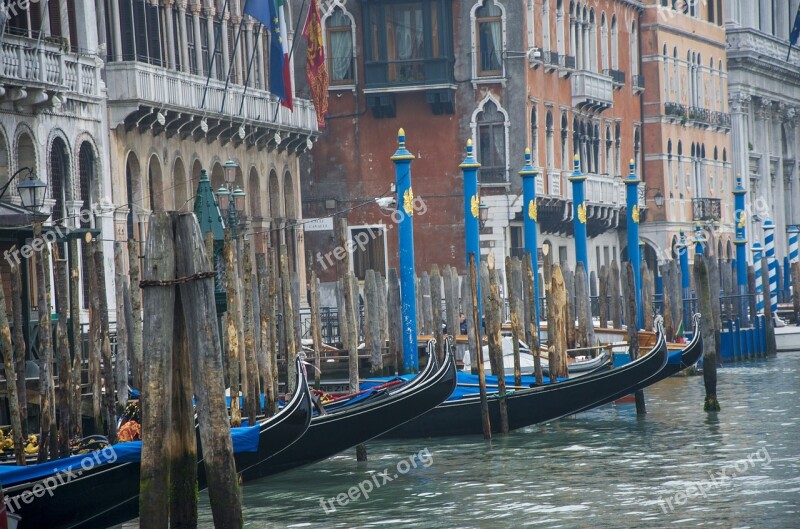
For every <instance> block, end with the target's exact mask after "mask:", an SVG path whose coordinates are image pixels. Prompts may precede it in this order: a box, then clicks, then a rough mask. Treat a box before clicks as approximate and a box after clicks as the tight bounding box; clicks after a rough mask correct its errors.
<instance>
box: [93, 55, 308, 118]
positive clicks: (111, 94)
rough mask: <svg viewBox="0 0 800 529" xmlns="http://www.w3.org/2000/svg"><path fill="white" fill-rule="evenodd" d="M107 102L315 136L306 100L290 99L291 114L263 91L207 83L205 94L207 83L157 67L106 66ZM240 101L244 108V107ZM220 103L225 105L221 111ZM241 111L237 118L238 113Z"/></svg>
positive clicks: (212, 82) (198, 78)
mask: <svg viewBox="0 0 800 529" xmlns="http://www.w3.org/2000/svg"><path fill="white" fill-rule="evenodd" d="M106 76H107V78H108V98H109V103H110V104H111V105H112V106H113V105H120V104H126V105H130V106H131V107H132V108H134V109H135V108H136V107H138V106H139V104H140V103H145V104H148V105H152V106H153V107H154V108H167V109H171V110H177V111H179V112H183V113H186V112H187V111H188V112H189V113H195V114H198V115H208V116H210V117H219V116H224V117H225V118H226V119H227V118H234V119H236V120H242V119H244V120H246V121H247V122H248V123H251V124H253V125H255V126H258V125H263V124H269V125H275V126H277V127H279V128H284V129H289V130H291V129H294V130H299V131H301V132H317V131H318V127H317V118H316V113H315V111H314V106H313V104H312V103H311V102H310V101H308V100H307V99H299V98H297V99H295V100H294V112H291V111H289V110H288V109H287V108H284V107H282V106H280V104H279V102H278V100H277V99H276V98H274V97H273V96H272V94H270V93H269V92H267V91H265V90H258V89H254V88H249V89H248V90H247V93H245V92H244V87H243V86H241V85H229V86H228V89H227V90H226V89H225V83H223V82H221V81H217V80H214V79H212V80H210V81H209V83H208V91H207V92H206V93H205V104H203V99H204V91H205V87H206V78H205V77H204V76H195V75H189V74H186V73H183V72H178V71H175V70H170V69H166V68H161V67H158V66H153V65H150V64H145V63H141V62H117V63H111V64H108V65H106ZM242 100H244V105H242ZM223 101H225V105H224V110H222V112H220V109H222V108H223V105H222V103H223ZM240 107H241V109H242V111H241V114H240V113H239V108H240Z"/></svg>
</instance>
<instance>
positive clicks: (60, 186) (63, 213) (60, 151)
mask: <svg viewBox="0 0 800 529" xmlns="http://www.w3.org/2000/svg"><path fill="white" fill-rule="evenodd" d="M69 167H70V164H69V154H68V151H67V144H66V143H64V140H62V139H61V138H56V139H55V140H53V144H52V145H51V147H50V198H51V199H53V200H55V204H53V209H52V210H51V216H50V221H51V222H52V223H53V224H55V225H59V226H66V225H67V224H69V222H68V219H67V217H68V211H67V201H68V200H72V196H71V194H70V189H71V186H70V182H69V180H70V179H69Z"/></svg>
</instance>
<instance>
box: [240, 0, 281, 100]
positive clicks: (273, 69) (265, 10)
mask: <svg viewBox="0 0 800 529" xmlns="http://www.w3.org/2000/svg"><path fill="white" fill-rule="evenodd" d="M244 14H245V15H250V16H251V17H253V18H255V19H256V20H258V21H259V22H261V23H262V24H263V25H264V26H266V27H267V28H269V33H270V39H269V91H270V92H272V94H273V95H274V96H275V97H277V98H278V99H280V100H281V101H283V100H285V99H286V90H285V88H284V86H285V85H284V82H283V60H284V58H283V44H282V42H281V40H282V38H283V35H281V24H280V18H279V17H278V8H277V7H276V6H275V0H247V3H246V4H245V6H244Z"/></svg>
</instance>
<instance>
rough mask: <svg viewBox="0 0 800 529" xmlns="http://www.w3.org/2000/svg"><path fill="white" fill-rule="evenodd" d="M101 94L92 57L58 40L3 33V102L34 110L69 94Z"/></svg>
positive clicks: (0, 71) (52, 104)
mask: <svg viewBox="0 0 800 529" xmlns="http://www.w3.org/2000/svg"><path fill="white" fill-rule="evenodd" d="M76 96H77V97H83V98H99V97H100V66H99V64H98V60H97V59H95V58H94V57H92V56H80V55H77V54H74V53H68V52H66V51H64V46H63V44H62V43H59V42H52V41H49V40H41V41H38V40H37V39H31V38H27V37H20V36H15V35H8V34H6V35H4V36H3V39H2V45H0V102H2V101H11V102H13V103H14V104H15V105H17V106H18V107H23V108H25V107H30V108H32V109H33V110H41V109H44V108H54V107H58V106H60V105H61V104H62V103H63V102H64V101H65V100H66V99H67V98H70V97H76Z"/></svg>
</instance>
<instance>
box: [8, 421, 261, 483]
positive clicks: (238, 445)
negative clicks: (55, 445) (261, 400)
mask: <svg viewBox="0 0 800 529" xmlns="http://www.w3.org/2000/svg"><path fill="white" fill-rule="evenodd" d="M260 429H261V426H259V425H255V426H248V427H243V428H231V438H232V440H233V451H234V452H237V453H238V452H257V451H258V433H259V430H260ZM141 458H142V442H141V441H131V442H129V443H119V444H115V445H112V446H108V447H106V448H103V449H102V450H95V451H93V452H89V453H86V454H78V455H74V456H70V457H65V458H63V459H56V460H54V461H47V462H46V463H40V464H38V465H28V466H24V467H23V466H18V465H0V483H2V484H3V486H6V487H8V486H10V485H13V484H15V483H22V482H25V481H30V480H34V479H40V478H45V477H47V476H50V475H55V474H57V473H66V471H67V470H69V471H70V472H77V471H80V470H84V469H85V470H89V469H90V468H94V467H96V466H98V465H104V464H108V463H137V462H139V461H141Z"/></svg>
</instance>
